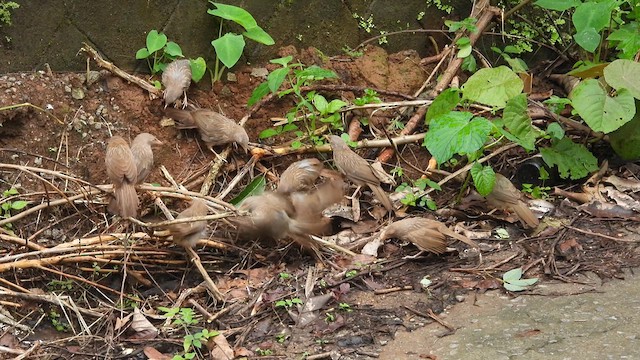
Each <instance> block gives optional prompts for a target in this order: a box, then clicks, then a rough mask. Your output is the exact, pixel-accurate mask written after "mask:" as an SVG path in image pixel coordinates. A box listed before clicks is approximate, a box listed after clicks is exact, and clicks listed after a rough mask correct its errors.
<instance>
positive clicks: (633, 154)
mask: <svg viewBox="0 0 640 360" xmlns="http://www.w3.org/2000/svg"><path fill="white" fill-rule="evenodd" d="M636 106H637V107H640V100H636ZM609 143H610V144H611V147H612V148H613V150H614V151H615V152H616V154H618V155H620V157H621V158H623V159H625V160H628V161H636V160H638V159H640V112H639V113H637V114H636V115H635V116H634V117H633V119H631V121H629V122H628V123H626V124H624V125H622V127H621V128H620V129H618V130H616V131H614V132H611V133H610V134H609Z"/></svg>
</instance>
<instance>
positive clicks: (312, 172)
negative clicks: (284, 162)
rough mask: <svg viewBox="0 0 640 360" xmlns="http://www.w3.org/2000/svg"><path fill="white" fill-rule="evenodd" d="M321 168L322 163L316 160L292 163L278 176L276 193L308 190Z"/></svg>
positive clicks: (310, 159)
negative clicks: (278, 181)
mask: <svg viewBox="0 0 640 360" xmlns="http://www.w3.org/2000/svg"><path fill="white" fill-rule="evenodd" d="M323 168H324V167H323V166H322V162H321V161H320V160H318V159H316V158H309V159H304V160H300V161H296V162H294V163H293V164H291V165H289V167H288V168H287V169H286V170H285V171H284V172H283V173H282V175H280V183H278V192H280V193H284V194H288V193H292V192H294V191H300V190H305V189H309V188H310V187H311V186H312V185H313V184H314V183H315V182H316V180H317V179H318V177H319V176H320V172H321V171H322V169H323Z"/></svg>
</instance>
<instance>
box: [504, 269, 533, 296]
mask: <svg viewBox="0 0 640 360" xmlns="http://www.w3.org/2000/svg"><path fill="white" fill-rule="evenodd" d="M522 275H523V273H522V268H517V269H513V270H509V271H507V272H506V273H504V275H502V286H504V288H505V289H507V290H509V291H523V290H527V287H529V286H531V285H533V284H535V283H536V282H538V278H531V279H522Z"/></svg>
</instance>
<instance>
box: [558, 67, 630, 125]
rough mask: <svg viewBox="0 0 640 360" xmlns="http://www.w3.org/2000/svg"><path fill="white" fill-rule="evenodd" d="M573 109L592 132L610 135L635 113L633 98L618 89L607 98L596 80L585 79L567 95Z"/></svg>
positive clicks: (627, 92)
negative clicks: (613, 94)
mask: <svg viewBox="0 0 640 360" xmlns="http://www.w3.org/2000/svg"><path fill="white" fill-rule="evenodd" d="M569 98H570V99H571V104H572V105H573V108H574V109H575V110H576V112H578V114H579V115H580V117H582V119H583V120H584V121H585V122H586V123H587V124H588V125H589V127H590V128H591V129H592V130H593V131H602V132H603V133H610V132H612V131H614V130H616V129H618V128H619V127H621V126H622V125H624V124H626V123H627V122H629V121H630V120H631V119H632V118H633V115H634V114H635V113H636V106H635V103H634V100H633V96H632V95H631V93H630V92H629V90H627V89H620V90H618V93H617V95H616V96H609V94H608V93H607V92H606V90H605V89H604V88H603V87H602V86H601V85H600V82H598V80H596V79H587V80H584V81H582V82H580V84H578V86H576V87H575V89H573V91H572V92H571V94H570V95H569Z"/></svg>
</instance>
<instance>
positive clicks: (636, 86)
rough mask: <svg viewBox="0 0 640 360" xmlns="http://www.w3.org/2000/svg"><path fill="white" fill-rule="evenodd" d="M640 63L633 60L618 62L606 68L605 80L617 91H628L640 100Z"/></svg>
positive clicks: (620, 60)
mask: <svg viewBox="0 0 640 360" xmlns="http://www.w3.org/2000/svg"><path fill="white" fill-rule="evenodd" d="M638 78H640V63H637V62H635V61H631V60H622V59H619V60H616V61H614V62H612V63H611V64H609V65H607V67H606V68H604V79H605V80H606V81H607V84H609V85H610V86H611V87H612V88H614V89H616V90H618V91H619V90H622V89H627V90H629V92H630V93H631V95H633V97H635V98H636V99H640V82H639V81H638Z"/></svg>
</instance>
